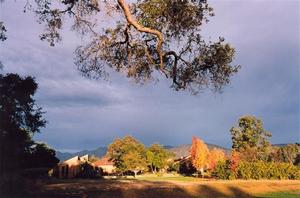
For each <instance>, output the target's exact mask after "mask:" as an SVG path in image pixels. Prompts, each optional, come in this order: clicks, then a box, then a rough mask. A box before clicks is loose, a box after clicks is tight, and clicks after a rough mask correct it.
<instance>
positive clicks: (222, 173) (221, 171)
mask: <svg viewBox="0 0 300 198" xmlns="http://www.w3.org/2000/svg"><path fill="white" fill-rule="evenodd" d="M211 176H212V177H214V178H217V179H234V178H235V176H234V174H233V171H232V170H231V169H230V161H228V160H227V161H219V162H218V163H217V165H216V167H215V169H214V170H213V171H212V173H211Z"/></svg>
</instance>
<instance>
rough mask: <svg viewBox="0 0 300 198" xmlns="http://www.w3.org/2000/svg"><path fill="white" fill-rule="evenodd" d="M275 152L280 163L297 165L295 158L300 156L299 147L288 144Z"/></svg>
mask: <svg viewBox="0 0 300 198" xmlns="http://www.w3.org/2000/svg"><path fill="white" fill-rule="evenodd" d="M277 152H278V156H279V159H280V161H281V162H286V163H291V164H297V157H298V156H299V155H300V145H298V144H288V145H286V146H284V147H281V148H279V149H278V151H277Z"/></svg>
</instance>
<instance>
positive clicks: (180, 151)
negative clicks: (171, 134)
mask: <svg viewBox="0 0 300 198" xmlns="http://www.w3.org/2000/svg"><path fill="white" fill-rule="evenodd" d="M207 146H208V148H209V149H212V148H219V149H223V150H224V151H225V153H229V152H230V149H227V148H223V147H220V146H218V145H215V144H207ZM190 147H191V145H190V144H185V145H179V146H169V145H168V146H165V148H166V149H168V150H169V151H171V152H173V153H175V155H176V158H180V157H182V156H187V155H189V149H190ZM106 151H107V147H98V148H97V149H95V150H83V151H79V152H76V153H68V152H60V151H56V157H57V158H58V159H59V160H60V161H65V160H67V159H70V158H72V157H74V156H77V155H78V156H82V155H86V154H88V155H94V156H96V157H103V156H104V155H105V154H106Z"/></svg>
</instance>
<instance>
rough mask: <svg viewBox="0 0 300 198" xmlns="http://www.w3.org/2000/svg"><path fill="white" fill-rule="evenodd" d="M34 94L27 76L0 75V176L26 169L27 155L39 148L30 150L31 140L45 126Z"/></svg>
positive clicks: (34, 85)
mask: <svg viewBox="0 0 300 198" xmlns="http://www.w3.org/2000/svg"><path fill="white" fill-rule="evenodd" d="M36 90H37V83H36V82H35V80H34V79H33V78H32V77H30V76H28V77H20V76H19V75H17V74H6V75H2V74H0V93H1V94H0V118H1V119H0V162H1V163H0V174H4V173H7V172H13V171H15V170H17V169H19V168H21V167H22V166H26V165H27V161H26V159H27V157H28V155H30V154H31V153H32V151H33V150H36V149H38V148H40V146H39V145H37V148H36V149H34V148H33V147H32V146H34V141H33V140H32V136H33V135H34V134H35V133H38V132H39V131H40V128H41V127H44V126H45V124H46V121H45V120H44V119H43V118H42V114H43V112H42V109H41V108H40V107H39V106H37V105H36V104H35V100H34V99H33V95H34V94H35V92H36ZM38 150H40V149H38Z"/></svg>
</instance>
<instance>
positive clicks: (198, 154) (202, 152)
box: [190, 136, 209, 176]
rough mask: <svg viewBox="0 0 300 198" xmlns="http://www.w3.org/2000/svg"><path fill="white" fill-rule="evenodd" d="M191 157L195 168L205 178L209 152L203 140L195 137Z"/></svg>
mask: <svg viewBox="0 0 300 198" xmlns="http://www.w3.org/2000/svg"><path fill="white" fill-rule="evenodd" d="M190 155H191V159H192V164H193V166H194V167H195V168H196V169H197V171H200V173H201V175H202V176H203V173H204V168H206V167H208V156H209V150H208V148H207V145H206V144H205V143H204V141H203V140H201V139H199V138H197V137H195V136H193V138H192V146H191V149H190Z"/></svg>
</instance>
